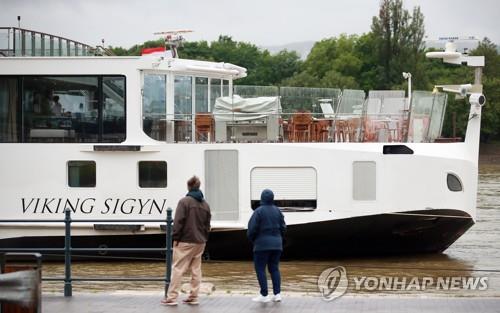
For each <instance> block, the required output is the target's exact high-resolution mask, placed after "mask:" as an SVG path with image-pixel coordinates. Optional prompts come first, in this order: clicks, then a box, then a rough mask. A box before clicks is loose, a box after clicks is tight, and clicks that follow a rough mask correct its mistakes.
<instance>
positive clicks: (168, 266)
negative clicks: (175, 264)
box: [0, 208, 173, 297]
mask: <svg viewBox="0 0 500 313" xmlns="http://www.w3.org/2000/svg"><path fill="white" fill-rule="evenodd" d="M122 222H134V223H142V222H153V223H158V222H159V223H166V229H165V230H166V231H165V247H161V248H137V247H136V248H126V247H122V248H102V247H100V248H97V247H96V248H74V247H72V245H71V239H72V235H71V226H72V224H75V223H122ZM0 223H6V224H8V223H27V224H30V223H33V224H36V223H64V228H65V231H64V247H61V248H29V247H27V248H15V247H13V248H0V254H1V253H5V252H39V253H42V255H43V253H44V252H63V253H64V277H45V278H42V281H64V296H65V297H71V296H72V294H73V282H76V281H103V282H106V281H164V282H165V294H166V293H167V290H168V287H169V285H170V277H171V274H172V225H173V219H172V208H168V209H167V216H166V218H165V219H127V220H123V219H72V218H71V210H70V209H66V211H65V218H64V219H44V220H36V219H10V220H0ZM103 250H106V251H112V252H165V277H72V273H71V265H72V254H73V252H102V251H103Z"/></svg>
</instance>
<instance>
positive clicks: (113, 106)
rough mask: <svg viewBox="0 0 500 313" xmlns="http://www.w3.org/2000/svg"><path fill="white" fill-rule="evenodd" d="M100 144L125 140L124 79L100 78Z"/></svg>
mask: <svg viewBox="0 0 500 313" xmlns="http://www.w3.org/2000/svg"><path fill="white" fill-rule="evenodd" d="M102 96H103V100H102V103H103V105H102V142H122V141H124V140H125V77H116V76H115V77H113V76H104V77H103V78H102Z"/></svg>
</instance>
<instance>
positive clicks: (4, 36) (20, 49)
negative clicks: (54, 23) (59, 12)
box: [0, 27, 112, 57]
mask: <svg viewBox="0 0 500 313" xmlns="http://www.w3.org/2000/svg"><path fill="white" fill-rule="evenodd" d="M93 55H112V52H111V51H110V50H108V49H106V48H104V47H102V46H97V47H92V46H90V45H88V44H84V43H82V42H79V41H76V40H71V39H68V38H64V37H61V36H56V35H51V34H47V33H43V32H39V31H34V30H30V29H24V28H18V27H0V56H5V57H19V56H46V57H50V56H93Z"/></svg>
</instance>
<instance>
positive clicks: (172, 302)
mask: <svg viewBox="0 0 500 313" xmlns="http://www.w3.org/2000/svg"><path fill="white" fill-rule="evenodd" d="M160 304H161V305H166V306H176V305H177V301H175V300H172V299H163V300H161V302H160Z"/></svg>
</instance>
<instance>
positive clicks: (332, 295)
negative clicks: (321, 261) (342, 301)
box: [318, 266, 349, 301]
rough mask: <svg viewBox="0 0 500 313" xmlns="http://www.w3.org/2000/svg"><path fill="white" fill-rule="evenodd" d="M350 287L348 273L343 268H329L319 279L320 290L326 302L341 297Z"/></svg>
mask: <svg viewBox="0 0 500 313" xmlns="http://www.w3.org/2000/svg"><path fill="white" fill-rule="evenodd" d="M348 285H349V281H348V280H347V271H346V269H345V267H343V266H337V267H333V268H332V267H330V268H327V269H326V270H324V271H323V272H322V273H321V274H320V275H319V277H318V288H319V291H320V292H321V294H322V295H323V299H324V300H326V301H332V300H333V299H337V298H339V297H341V296H342V295H343V294H344V293H345V292H346V291H347V286H348Z"/></svg>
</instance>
